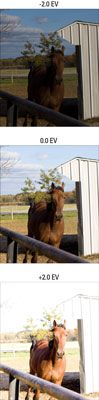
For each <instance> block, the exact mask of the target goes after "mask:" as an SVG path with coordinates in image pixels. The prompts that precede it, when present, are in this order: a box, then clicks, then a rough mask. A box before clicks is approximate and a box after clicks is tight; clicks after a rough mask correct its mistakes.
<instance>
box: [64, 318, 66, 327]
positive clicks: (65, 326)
mask: <svg viewBox="0 0 99 400" xmlns="http://www.w3.org/2000/svg"><path fill="white" fill-rule="evenodd" d="M64 327H65V329H66V319H64Z"/></svg>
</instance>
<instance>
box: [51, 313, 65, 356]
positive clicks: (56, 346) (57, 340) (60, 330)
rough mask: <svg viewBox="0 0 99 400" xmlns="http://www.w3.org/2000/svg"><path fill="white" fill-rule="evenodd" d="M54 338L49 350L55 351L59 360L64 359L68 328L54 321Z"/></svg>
mask: <svg viewBox="0 0 99 400" xmlns="http://www.w3.org/2000/svg"><path fill="white" fill-rule="evenodd" d="M51 332H53V338H52V339H51V340H50V341H49V349H50V350H53V351H54V352H55V354H56V357H57V358H61V359H62V358H63V356H64V354H65V352H64V347H65V342H66V326H65V321H64V324H60V325H57V323H56V321H55V320H54V321H53V328H52V330H51Z"/></svg>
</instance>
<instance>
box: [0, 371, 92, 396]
mask: <svg viewBox="0 0 99 400" xmlns="http://www.w3.org/2000/svg"><path fill="white" fill-rule="evenodd" d="M0 370H1V371H3V372H4V373H6V374H8V375H9V400H19V392H20V381H21V382H23V383H25V384H27V385H28V386H30V387H31V388H37V389H40V390H41V391H42V392H43V393H47V394H49V395H50V396H54V397H55V398H56V399H59V400H84V397H83V396H81V395H80V394H78V393H75V392H73V391H72V390H69V389H65V388H62V387H61V386H59V385H56V384H54V383H51V382H48V381H45V380H44V379H41V378H38V377H37V376H34V375H30V374H26V373H23V372H21V371H19V370H16V369H13V368H10V367H8V366H7V365H2V364H1V365H0Z"/></svg>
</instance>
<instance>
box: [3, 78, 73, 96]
mask: <svg viewBox="0 0 99 400" xmlns="http://www.w3.org/2000/svg"><path fill="white" fill-rule="evenodd" d="M64 86H65V93H64V97H76V96H77V76H76V75H75V74H72V73H71V74H70V75H69V74H64ZM0 88H1V90H4V91H7V92H10V93H12V94H14V95H16V96H20V97H24V98H26V97H27V78H14V79H13V83H12V82H11V79H10V78H6V79H2V78H0Z"/></svg>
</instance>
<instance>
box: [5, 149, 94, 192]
mask: <svg viewBox="0 0 99 400" xmlns="http://www.w3.org/2000/svg"><path fill="white" fill-rule="evenodd" d="M76 157H84V158H91V159H96V160H98V159H99V146H92V145H91V146H83V145H81V146H77V145H70V146H69V145H65V146H53V147H52V145H49V146H43V145H42V146H41V145H40V146H38V145H37V146H36V145H32V146H26V145H25V146H22V145H21V146H19V145H16V146H1V157H0V158H1V165H3V166H4V165H5V162H6V161H8V163H9V160H10V163H11V167H10V168H9V167H8V168H4V167H3V169H2V171H1V182H0V183H1V194H17V193H20V192H21V189H22V188H23V187H24V182H25V179H26V178H27V177H28V178H30V179H31V180H32V182H33V183H34V184H35V187H36V189H37V190H38V189H40V187H39V186H38V184H37V183H36V181H38V180H39V178H40V170H41V169H43V170H44V171H45V172H46V173H47V172H48V170H49V169H51V168H52V169H54V168H56V167H58V166H59V165H60V164H62V163H65V162H66V161H69V160H71V159H73V158H76ZM62 181H63V182H64V183H65V191H70V190H73V189H74V187H75V183H74V182H72V181H70V180H69V179H68V178H66V177H65V176H62Z"/></svg>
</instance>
